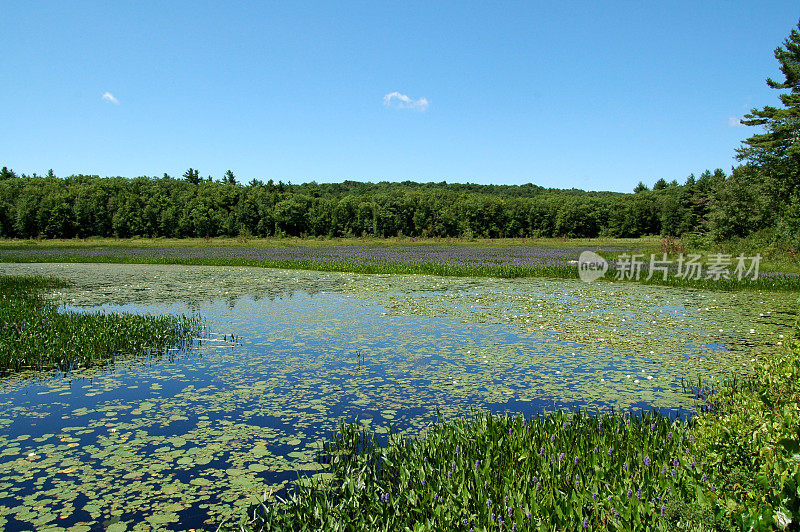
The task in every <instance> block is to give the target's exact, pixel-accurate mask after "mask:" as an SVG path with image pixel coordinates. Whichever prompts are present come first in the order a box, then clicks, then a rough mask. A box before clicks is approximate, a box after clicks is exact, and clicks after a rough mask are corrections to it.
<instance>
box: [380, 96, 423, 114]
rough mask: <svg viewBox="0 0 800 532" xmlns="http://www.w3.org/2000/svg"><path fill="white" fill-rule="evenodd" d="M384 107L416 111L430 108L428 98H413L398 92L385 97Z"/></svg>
mask: <svg viewBox="0 0 800 532" xmlns="http://www.w3.org/2000/svg"><path fill="white" fill-rule="evenodd" d="M383 105H385V106H386V107H394V108H395V109H414V110H416V111H424V110H425V109H427V108H428V105H430V104H429V103H428V99H427V98H417V99H416V100H415V99H414V98H411V97H409V96H406V95H405V94H400V93H399V92H397V91H394V92H390V93H389V94H387V95H385V96H384V97H383Z"/></svg>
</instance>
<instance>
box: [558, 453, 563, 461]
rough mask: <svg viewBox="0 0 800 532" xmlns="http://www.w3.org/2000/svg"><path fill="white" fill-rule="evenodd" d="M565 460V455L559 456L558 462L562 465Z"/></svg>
mask: <svg viewBox="0 0 800 532" xmlns="http://www.w3.org/2000/svg"><path fill="white" fill-rule="evenodd" d="M563 460H564V453H561V454H559V455H558V462H559V463H561V462H562V461H563Z"/></svg>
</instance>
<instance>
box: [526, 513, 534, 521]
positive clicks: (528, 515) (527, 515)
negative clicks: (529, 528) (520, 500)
mask: <svg viewBox="0 0 800 532" xmlns="http://www.w3.org/2000/svg"><path fill="white" fill-rule="evenodd" d="M531 517H533V516H532V515H531V513H530V512H525V518H526V519H530V518H531Z"/></svg>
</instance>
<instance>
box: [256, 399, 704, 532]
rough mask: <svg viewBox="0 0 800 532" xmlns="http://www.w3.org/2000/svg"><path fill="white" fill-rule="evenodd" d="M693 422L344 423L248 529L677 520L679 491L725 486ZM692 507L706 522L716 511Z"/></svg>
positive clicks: (525, 526) (499, 419)
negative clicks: (403, 427) (412, 428)
mask: <svg viewBox="0 0 800 532" xmlns="http://www.w3.org/2000/svg"><path fill="white" fill-rule="evenodd" d="M685 433H687V425H686V423H684V422H680V421H671V420H670V419H668V418H666V417H663V416H660V415H657V414H644V415H642V416H629V415H627V414H623V415H618V414H610V413H606V414H598V415H588V414H586V413H581V412H576V413H574V414H573V415H567V414H565V413H564V412H556V413H553V414H551V415H547V416H543V417H541V416H537V417H533V418H525V417H523V416H516V415H509V414H506V415H499V416H497V415H492V414H491V413H480V414H477V415H475V416H474V417H472V418H470V419H454V420H450V421H447V422H441V421H440V422H437V423H435V424H433V425H432V426H431V427H430V428H429V429H428V430H427V431H425V432H424V433H423V434H422V435H420V436H418V437H403V436H398V437H394V438H391V441H390V443H389V445H388V446H386V447H381V446H380V445H378V443H377V442H376V440H375V439H374V437H372V436H371V435H370V434H369V432H368V431H366V430H364V429H363V428H360V427H357V426H352V425H350V426H347V425H345V426H342V427H341V428H340V430H339V432H338V433H337V434H336V436H335V438H334V439H333V440H332V441H331V442H330V443H327V444H326V445H325V446H324V449H323V450H322V452H321V455H320V459H321V461H322V462H323V463H326V464H328V466H327V469H326V471H325V472H323V473H321V474H318V475H317V476H316V477H312V478H311V479H307V480H305V481H303V482H298V483H296V485H295V487H294V489H293V490H292V491H291V492H290V494H289V495H288V496H286V499H285V500H284V502H283V503H281V501H280V500H279V499H278V497H277V496H270V495H269V494H268V496H267V501H265V502H264V503H262V504H258V505H254V506H252V507H251V508H250V510H249V511H248V516H247V520H246V522H245V523H244V528H246V529H249V530H301V529H302V530H337V529H342V530H351V529H353V530H354V529H358V528H363V529H367V530H375V529H378V530H404V529H406V527H408V529H412V530H416V529H424V530H581V529H585V528H589V529H594V530H597V529H603V530H631V529H656V530H658V529H670V528H672V526H673V525H674V519H672V518H671V517H668V516H667V511H668V509H669V510H672V509H673V508H675V507H676V501H695V500H697V499H698V495H700V494H701V493H704V492H709V493H712V492H713V490H714V489H715V487H714V486H713V485H712V484H710V483H703V481H702V479H703V476H704V475H705V474H706V473H708V472H709V470H708V469H707V468H706V464H705V460H704V459H703V458H702V456H701V455H699V454H698V453H697V451H696V448H697V443H696V442H692V441H691V440H689V439H687V438H686V437H684V434H685ZM698 489H699V490H700V491H699V492H698ZM692 506H693V509H696V514H697V521H698V522H697V523H695V525H698V526H701V525H706V526H707V525H708V524H710V523H711V522H712V521H713V514H711V512H709V511H703V510H705V509H704V508H701V507H700V506H699V505H696V504H692ZM694 507H696V508H694ZM686 513H687V512H684V515H683V516H682V517H685V514H686ZM670 515H671V514H670Z"/></svg>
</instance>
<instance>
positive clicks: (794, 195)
mask: <svg viewBox="0 0 800 532" xmlns="http://www.w3.org/2000/svg"><path fill="white" fill-rule="evenodd" d="M798 30H800V22H798V25H797V29H792V31H791V33H790V34H789V37H787V38H786V40H785V41H784V42H783V46H779V47H778V48H776V49H775V59H777V60H778V63H779V65H780V70H781V73H782V74H783V77H784V80H783V81H781V82H778V81H775V80H774V79H772V78H767V85H768V86H769V87H771V88H773V89H778V90H781V91H787V90H788V92H784V93H782V94H780V95H779V98H780V100H781V103H782V104H783V107H780V108H779V107H773V106H769V105H768V106H766V107H764V108H762V109H753V110H751V111H750V114H747V115H745V117H744V120H742V123H743V124H745V125H748V126H760V127H762V128H763V129H764V132H763V133H757V134H755V135H753V136H752V137H750V138H749V139H747V140H745V141H743V146H742V147H741V148H739V149H738V150H737V157H738V159H739V160H743V161H746V162H747V163H749V164H750V165H752V166H754V167H756V168H758V169H759V170H760V172H761V175H762V176H763V179H764V181H765V192H766V193H767V194H769V195H770V196H771V198H772V200H773V201H774V208H775V209H776V211H778V212H779V213H780V216H779V225H781V226H782V227H779V230H780V231H781V232H782V233H784V234H785V235H786V236H790V237H791V238H793V239H794V240H795V241H796V242H795V243H800V236H798V233H800V31H798ZM792 235H793V236H792Z"/></svg>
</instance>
